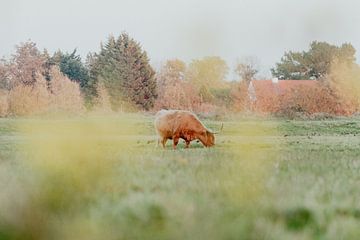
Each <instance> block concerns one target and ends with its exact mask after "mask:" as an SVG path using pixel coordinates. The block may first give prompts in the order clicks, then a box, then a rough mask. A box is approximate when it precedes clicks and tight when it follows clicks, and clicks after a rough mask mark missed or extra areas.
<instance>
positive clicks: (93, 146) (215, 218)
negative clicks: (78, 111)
mask: <svg viewBox="0 0 360 240" xmlns="http://www.w3.org/2000/svg"><path fill="white" fill-rule="evenodd" d="M152 121H153V118H152V117H151V116H143V115H138V114H135V115H116V116H108V117H99V116H91V117H83V118H73V119H59V118H58V119H13V120H11V119H1V120H0V189H1V190H2V191H1V193H0V239H356V238H355V237H356V236H358V234H359V230H358V227H357V226H358V224H359V219H360V206H359V204H360V203H359V201H358V199H359V197H360V190H359V189H358V186H359V181H360V177H359V176H360V175H359V169H360V159H359V157H358V156H360V155H359V153H360V150H359V146H360V139H359V137H358V134H359V132H358V129H359V126H360V121H359V120H357V119H340V120H329V121H308V122H306V121H281V120H279V121H275V120H261V119H249V120H247V119H244V118H241V120H236V119H235V120H231V121H225V122H224V131H223V132H222V134H220V135H219V136H218V137H217V145H216V147H214V148H210V149H205V148H202V146H201V145H199V144H196V143H193V144H192V145H191V148H190V149H183V146H184V145H180V149H179V150H177V151H173V150H172V149H171V147H170V142H168V148H167V149H165V150H163V149H161V148H156V136H155V131H154V129H153V124H152ZM206 125H207V126H209V127H211V128H213V129H216V128H217V127H218V126H219V125H220V123H219V122H216V121H207V122H206Z"/></svg>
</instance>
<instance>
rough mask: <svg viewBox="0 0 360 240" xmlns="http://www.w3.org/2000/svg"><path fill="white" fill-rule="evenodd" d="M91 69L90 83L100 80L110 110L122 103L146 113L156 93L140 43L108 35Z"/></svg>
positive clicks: (122, 36)
mask: <svg viewBox="0 0 360 240" xmlns="http://www.w3.org/2000/svg"><path fill="white" fill-rule="evenodd" d="M93 57H94V61H93V62H92V64H91V66H90V74H91V78H92V81H94V82H98V81H101V82H102V84H103V85H104V87H105V88H106V89H107V91H108V93H109V96H110V101H111V105H112V107H113V109H115V110H116V109H118V108H120V107H121V105H122V103H123V101H126V102H130V103H132V104H134V105H135V106H137V107H139V108H141V109H145V110H149V109H150V108H152V107H153V105H154V101H155V98H156V97H157V94H156V81H155V76H154V75H155V72H154V70H153V69H152V67H151V66H150V64H149V59H148V57H147V54H146V52H145V51H143V50H142V48H141V46H140V44H139V43H137V42H136V41H135V40H134V39H132V38H130V37H129V35H128V34H126V33H123V34H121V35H120V36H119V37H118V38H117V39H115V38H114V37H113V36H110V37H109V39H108V41H107V43H106V44H105V46H101V51H100V53H99V54H96V55H94V56H93Z"/></svg>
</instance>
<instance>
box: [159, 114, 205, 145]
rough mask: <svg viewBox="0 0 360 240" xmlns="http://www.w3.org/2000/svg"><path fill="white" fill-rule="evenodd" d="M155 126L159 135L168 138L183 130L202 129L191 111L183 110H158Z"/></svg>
mask: <svg viewBox="0 0 360 240" xmlns="http://www.w3.org/2000/svg"><path fill="white" fill-rule="evenodd" d="M155 128H156V130H157V132H158V134H159V135H160V136H162V137H169V138H170V137H172V136H173V135H174V134H176V133H180V132H182V131H183V130H190V131H192V132H198V131H203V130H204V126H203V125H202V123H201V122H200V120H199V119H198V118H197V117H196V116H195V115H194V114H193V113H191V112H189V111H183V110H160V111H159V112H157V113H156V115H155Z"/></svg>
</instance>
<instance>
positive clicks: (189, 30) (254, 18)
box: [0, 0, 360, 76]
mask: <svg viewBox="0 0 360 240" xmlns="http://www.w3.org/2000/svg"><path fill="white" fill-rule="evenodd" d="M122 31H126V32H128V33H129V34H130V35H131V36H132V37H133V38H135V39H136V40H137V41H139V42H141V44H142V45H143V47H144V49H145V50H146V51H147V52H148V55H149V57H150V59H151V61H152V64H153V65H154V66H155V67H157V66H159V64H160V63H161V62H163V61H165V60H166V59H171V58H179V59H182V60H185V61H187V62H188V61H190V60H191V59H194V58H200V57H203V56H209V55H218V56H220V57H222V58H224V59H225V60H226V61H227V63H228V64H229V67H230V68H233V67H234V64H235V62H236V59H238V58H242V57H245V56H255V57H257V58H258V59H259V60H260V66H261V69H262V72H261V73H262V74H263V75H266V76H269V75H270V73H269V69H270V68H271V67H272V66H274V64H275V62H277V61H279V59H280V57H281V56H282V55H283V53H284V52H285V51H287V50H305V49H307V48H308V45H309V43H310V42H311V41H313V40H319V41H327V42H329V43H332V44H341V43H344V42H350V43H352V44H353V45H354V46H355V48H356V49H358V52H357V58H358V62H360V61H359V60H360V1H359V0H222V1H220V0H219V1H218V0H119V1H116V0H97V1H96V0H59V1H54V0H0V56H9V54H11V53H12V52H13V51H14V46H15V45H16V44H18V43H19V42H23V41H26V40H28V39H31V40H32V41H34V42H36V43H37V44H38V47H39V48H41V49H42V48H47V49H48V50H49V51H50V52H53V51H55V50H57V49H62V50H64V51H72V50H73V49H74V48H77V49H78V51H79V53H80V54H81V55H82V56H85V55H86V54H87V53H88V52H90V51H92V52H93V51H98V50H99V46H100V42H101V41H106V39H107V37H108V36H109V34H113V35H115V36H117V35H118V34H120V33H121V32H122Z"/></svg>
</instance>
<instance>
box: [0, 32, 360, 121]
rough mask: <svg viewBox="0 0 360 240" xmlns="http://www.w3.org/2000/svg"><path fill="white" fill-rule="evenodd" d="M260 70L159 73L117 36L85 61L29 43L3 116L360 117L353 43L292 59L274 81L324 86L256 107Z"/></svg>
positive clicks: (177, 68) (197, 65)
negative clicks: (252, 93)
mask: <svg viewBox="0 0 360 240" xmlns="http://www.w3.org/2000/svg"><path fill="white" fill-rule="evenodd" d="M258 70H259V69H258V64H257V60H256V59H254V58H247V59H243V60H241V61H239V62H238V63H237V65H236V66H235V69H232V70H231V71H234V72H235V73H236V75H237V76H238V81H232V82H229V81H226V76H227V75H228V73H229V71H230V69H229V67H228V66H227V64H226V62H225V61H224V60H223V59H221V58H220V57H217V56H210V57H204V58H202V59H195V60H192V61H191V62H190V63H188V64H187V63H185V62H183V61H181V60H178V59H173V60H168V61H166V62H165V63H164V64H163V65H162V66H161V68H160V69H159V70H158V71H155V70H154V68H152V66H151V65H150V62H149V58H148V56H147V53H146V51H145V50H144V49H143V48H142V47H141V45H140V43H139V42H137V41H136V40H134V39H132V38H131V37H130V36H129V35H128V34H126V33H123V34H121V35H120V36H118V37H114V36H110V37H109V38H108V39H107V41H106V42H105V43H104V44H101V46H100V50H99V52H96V53H90V54H88V56H87V57H86V59H84V60H83V59H81V57H80V56H79V54H77V52H76V50H74V51H73V52H71V53H67V52H62V51H61V50H58V51H56V52H55V53H53V54H49V52H47V51H46V50H43V51H41V50H39V49H38V48H37V47H36V44H35V43H33V42H25V43H21V44H20V45H18V46H16V49H15V53H14V54H13V55H12V56H11V57H10V58H8V59H2V60H1V62H0V116H22V115H30V114H43V113H81V112H85V111H139V110H140V111H149V110H158V109H161V108H176V109H188V110H192V111H195V112H207V113H209V112H213V113H214V112H224V111H258V112H262V113H286V112H289V111H290V112H291V111H295V112H305V113H309V114H311V113H314V112H326V113H330V114H352V113H354V112H357V111H358V110H359V107H358V106H359V105H360V104H359V103H360V101H359V99H358V95H359V91H358V90H360V79H359V77H360V74H359V66H358V65H357V64H356V63H355V49H354V48H353V47H352V45H351V44H343V45H342V46H340V47H337V46H334V45H330V44H328V43H325V42H313V43H311V45H310V49H309V50H308V51H303V52H291V51H290V52H286V53H285V54H284V56H283V58H282V59H281V60H280V62H279V63H277V64H276V66H275V67H274V68H273V69H272V74H273V76H274V77H277V78H279V79H313V80H316V81H317V82H318V85H317V87H316V88H313V89H311V90H309V89H297V90H292V91H289V92H286V93H283V94H281V95H278V96H271V97H270V98H268V99H266V100H265V101H262V102H260V101H258V102H257V103H256V104H254V102H251V100H250V99H249V93H248V88H249V84H250V82H251V80H253V79H255V78H256V74H257V73H258Z"/></svg>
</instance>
